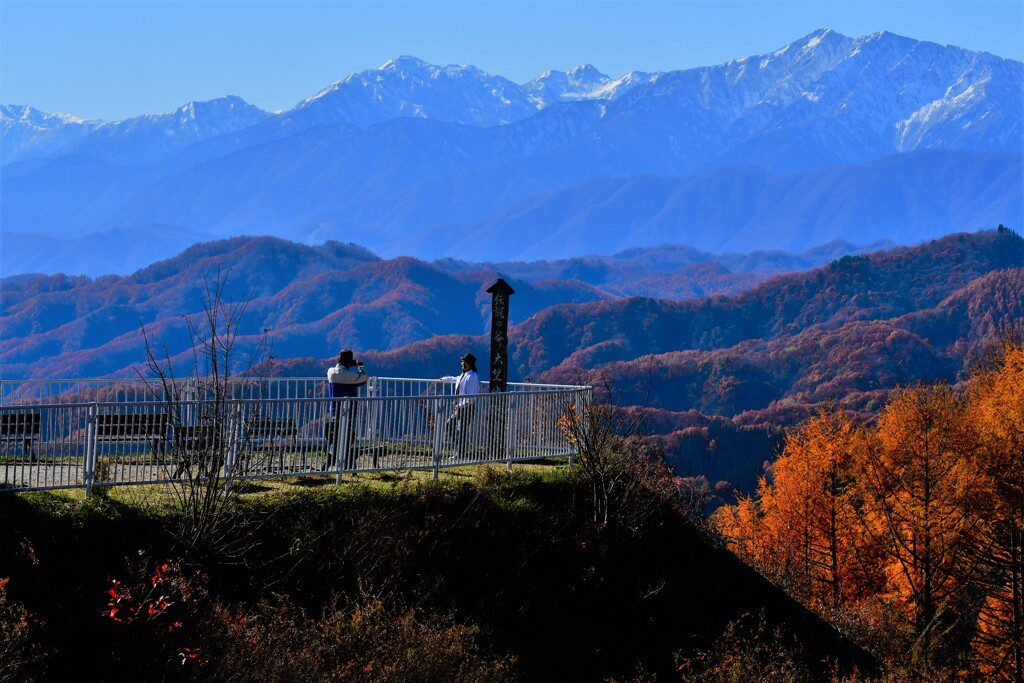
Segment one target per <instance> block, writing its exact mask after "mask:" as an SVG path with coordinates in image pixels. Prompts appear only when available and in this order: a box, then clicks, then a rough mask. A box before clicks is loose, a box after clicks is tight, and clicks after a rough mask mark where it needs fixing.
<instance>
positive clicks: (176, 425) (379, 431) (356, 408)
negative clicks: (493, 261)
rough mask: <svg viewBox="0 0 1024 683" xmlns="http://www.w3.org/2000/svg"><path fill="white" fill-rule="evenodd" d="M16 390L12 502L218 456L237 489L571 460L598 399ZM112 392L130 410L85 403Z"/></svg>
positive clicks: (308, 389)
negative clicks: (240, 484)
mask: <svg viewBox="0 0 1024 683" xmlns="http://www.w3.org/2000/svg"><path fill="white" fill-rule="evenodd" d="M4 384H5V385H8V386H5V387H4V388H3V391H4V396H5V397H12V398H13V397H15V396H18V400H17V402H16V403H14V402H11V401H6V400H5V403H4V404H3V405H0V490H31V489H61V488H85V489H86V491H87V492H89V493H91V492H92V490H93V489H94V488H95V487H98V486H115V485H132V484H158V483H166V482H173V481H175V480H177V479H178V478H179V477H182V476H187V475H186V474H185V473H186V472H187V470H188V466H189V465H190V464H191V462H192V461H191V459H192V458H194V457H195V456H196V455H197V454H198V453H200V452H202V451H203V449H209V448H215V449H219V450H218V454H219V459H218V460H217V462H218V464H219V466H220V467H221V468H222V470H221V475H222V476H225V477H227V478H232V479H233V478H238V479H258V478H265V477H281V476H297V475H312V474H330V475H335V476H336V477H337V479H338V481H339V482H340V480H341V477H342V475H343V474H344V473H346V472H372V471H380V470H407V469H432V470H433V471H434V474H435V476H437V473H438V471H439V470H440V469H442V468H445V467H452V466H460V465H471V464H482V463H495V462H505V463H507V464H508V465H509V466H510V465H511V463H512V462H516V461H525V460H531V459H539V458H550V457H564V456H569V457H571V456H572V455H573V448H572V445H571V444H570V443H569V442H568V441H567V439H566V437H565V434H564V433H563V431H562V430H561V429H560V428H559V419H560V418H561V417H563V416H564V415H565V410H566V408H567V407H568V406H569V405H571V404H574V403H575V404H580V403H582V402H583V401H585V400H588V399H589V396H590V392H591V389H590V388H589V387H572V386H554V385H543V386H538V385H530V384H517V385H514V386H513V387H510V389H512V390H510V391H509V392H505V393H494V394H478V395H472V396H453V395H452V394H451V385H449V384H445V383H442V382H439V381H436V380H417V379H405V378H375V379H374V381H373V384H372V385H371V386H370V387H369V391H368V395H367V396H365V397H360V398H352V399H331V398H327V397H323V396H320V395H314V396H298V395H297V394H301V393H313V394H321V393H322V392H323V386H322V385H323V384H324V380H321V379H316V380H311V379H308V378H300V379H291V380H280V381H275V385H276V386H274V387H273V388H272V389H269V390H267V388H266V387H264V388H263V390H261V391H260V392H257V393H260V394H262V393H267V394H277V395H278V396H277V397H272V398H271V397H262V396H261V397H258V398H231V399H227V400H219V401H211V400H209V399H208V397H205V396H203V395H202V392H196V393H195V394H192V395H189V396H188V397H187V398H186V399H184V400H182V399H180V398H179V399H177V400H174V401H164V400H157V399H158V398H162V397H157V396H156V395H155V394H153V393H152V392H148V391H146V390H145V387H144V386H143V387H142V388H141V390H140V389H139V388H138V387H137V386H132V387H131V388H129V385H128V384H125V383H124V382H120V381H108V383H107V384H102V383H100V382H99V381H96V380H92V381H82V380H78V381H76V382H75V384H74V386H72V385H71V384H67V385H64V386H65V392H66V393H59V392H58V393H51V392H50V389H52V387H53V386H54V384H53V383H34V384H36V385H37V386H36V387H34V388H35V389H38V388H40V387H42V386H44V385H47V384H49V387H47V391H37V392H36V393H35V395H34V396H33V395H32V392H31V391H29V392H26V391H24V390H25V387H26V386H31V385H32V384H33V383H27V382H23V383H20V384H21V386H20V387H14V386H11V385H14V384H18V383H14V382H9V381H8V382H5V383H4ZM130 384H131V385H135V384H136V383H130ZM139 384H141V383H139ZM316 384H319V385H320V386H316ZM196 386H201V383H200V382H197V383H196ZM249 388H250V389H252V387H251V386H250V387H249ZM9 389H10V391H8V390H9ZM111 389H112V390H113V391H115V392H119V394H118V398H119V399H120V400H113V401H110V400H108V401H99V400H93V401H76V400H72V399H73V398H76V397H79V396H81V395H82V393H83V391H84V392H86V393H88V392H94V393H98V394H101V395H102V394H104V392H107V391H110V390H111ZM19 392H21V393H20V394H19ZM282 393H283V394H286V395H288V396H287V397H280V396H279V395H280V394H282ZM214 414H216V417H215V418H212V417H211V416H212V415H214Z"/></svg>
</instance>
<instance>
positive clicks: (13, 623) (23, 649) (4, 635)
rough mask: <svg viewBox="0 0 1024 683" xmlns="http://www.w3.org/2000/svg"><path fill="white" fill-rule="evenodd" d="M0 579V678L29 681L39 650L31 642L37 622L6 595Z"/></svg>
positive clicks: (39, 660)
mask: <svg viewBox="0 0 1024 683" xmlns="http://www.w3.org/2000/svg"><path fill="white" fill-rule="evenodd" d="M9 580H10V579H6V578H4V579H0V682H3V683H6V682H7V681H12V682H13V681H30V680H34V675H35V674H37V673H39V667H40V665H41V664H42V661H43V653H42V650H41V649H40V648H39V646H38V645H36V644H34V643H33V642H32V631H33V630H34V629H35V628H36V627H37V626H38V625H39V622H38V620H37V619H35V618H34V617H33V616H32V615H31V614H30V613H29V611H28V610H27V609H25V606H24V605H22V604H21V603H20V602H16V601H13V600H10V599H8V597H7V583H8V581H9Z"/></svg>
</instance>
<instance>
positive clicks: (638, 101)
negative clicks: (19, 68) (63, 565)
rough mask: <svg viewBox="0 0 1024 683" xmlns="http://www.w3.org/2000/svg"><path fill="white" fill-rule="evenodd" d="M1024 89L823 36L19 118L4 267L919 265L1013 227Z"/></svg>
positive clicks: (993, 72)
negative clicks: (721, 260) (666, 260)
mask: <svg viewBox="0 0 1024 683" xmlns="http://www.w3.org/2000/svg"><path fill="white" fill-rule="evenodd" d="M1022 89H1024V79H1022V65H1021V63H1020V62H1016V61H1013V60H1008V59H1002V58H999V57H996V56H994V55H991V54H987V53H980V52H971V51H967V50H963V49H960V48H956V47H951V46H940V45H936V44H934V43H928V42H921V41H915V40H912V39H910V38H905V37H901V36H897V35H894V34H891V33H877V34H873V35H871V36H866V37H861V38H849V37H846V36H842V35H840V34H838V33H836V32H834V31H831V30H828V29H822V30H819V31H816V32H814V33H812V34H810V35H807V36H804V37H803V38H801V39H799V40H797V41H795V42H793V43H791V44H789V45H786V46H784V47H782V48H781V49H779V50H777V51H775V52H772V53H769V54H764V55H757V56H750V57H742V58H739V59H735V60H732V61H730V62H727V63H725V64H722V65H717V66H709V67H701V68H695V69H687V70H682V71H670V72H664V73H654V74H648V73H640V72H634V73H630V74H627V75H625V76H623V77H621V78H617V79H613V78H611V77H608V76H606V75H604V74H602V73H600V72H599V71H597V70H596V69H595V68H593V67H591V66H584V67H580V68H577V69H573V70H572V71H570V72H568V73H562V72H549V73H546V74H543V75H541V76H539V77H537V78H535V79H533V80H532V81H530V82H528V83H526V84H522V85H519V84H515V83H512V82H511V81H509V80H507V79H505V78H502V77H501V76H497V75H494V74H488V73H486V72H483V71H481V70H480V69H477V68H475V67H472V66H454V65H448V66H435V65H430V64H426V63H424V62H422V61H420V60H418V59H415V58H412V57H401V58H398V59H395V60H392V61H390V62H388V63H387V64H385V65H384V66H382V67H380V68H379V69H374V70H368V71H364V72H361V73H358V74H352V75H350V76H348V77H346V78H344V79H342V80H340V81H338V82H336V83H334V84H332V85H330V86H328V87H326V88H324V89H323V90H322V91H321V92H319V93H316V94H314V95H312V96H311V97H309V98H307V99H306V100H304V101H302V102H300V103H298V104H297V105H296V106H295V107H293V108H292V109H290V110H288V111H285V112H280V113H273V114H272V113H269V112H264V111H261V110H259V109H258V108H256V107H253V106H251V105H249V104H247V103H245V102H244V101H242V100H241V99H239V98H237V97H225V98H222V99H219V100H214V101H210V102H201V103H190V104H188V105H186V106H184V107H182V108H180V109H178V110H176V111H175V112H171V113H169V114H162V115H153V116H144V117H139V118H136V119H130V120H128V121H121V122H112V123H110V122H99V121H84V120H81V119H78V118H75V117H73V116H68V115H56V114H44V113H41V112H38V111H35V110H33V109H32V108H31V107H27V106H13V105H7V106H4V107H0V125H2V134H3V145H2V153H3V161H4V163H3V166H2V169H0V173H2V181H3V184H2V197H0V201H2V205H0V220H2V225H0V230H2V232H3V252H2V254H0V266H2V269H3V273H4V275H12V274H17V273H24V272H32V271H43V272H49V273H54V272H65V273H72V274H89V275H93V276H98V275H102V274H109V273H114V274H127V273H130V272H133V271H134V270H137V269H139V268H143V267H145V266H147V265H149V263H152V262H154V261H156V260H158V259H160V258H169V257H171V256H173V255H175V254H177V253H179V252H180V251H181V250H182V249H183V248H185V247H187V246H189V245H190V244H192V243H194V242H200V241H209V240H211V239H217V238H224V237H228V236H234V235H240V234H248V235H273V236H278V237H282V238H285V239H288V240H290V241H294V242H299V243H303V244H309V245H315V244H323V243H325V242H327V241H329V240H335V241H340V242H354V243H357V244H359V245H361V246H363V247H366V248H368V249H370V250H371V251H373V252H375V253H377V254H380V255H381V256H384V257H396V256H400V255H409V256H413V257H416V258H419V259H434V258H454V259H460V260H468V261H514V260H524V261H537V260H543V259H565V258H572V257H577V256H581V255H584V254H595V253H596V254H613V253H616V252H619V251H622V250H626V249H631V248H638V247H652V246H656V245H659V244H663V243H671V244H680V243H681V244H687V245H689V246H692V247H694V248H696V249H700V250H705V251H712V252H749V251H752V250H755V249H764V250H767V249H783V250H786V251H790V252H796V253H799V252H803V251H806V250H808V249H810V248H812V247H815V246H817V245H821V244H826V243H829V242H832V241H834V240H846V241H849V242H853V243H857V244H862V243H865V242H870V241H873V240H876V239H889V240H892V241H894V242H898V243H903V244H912V243H916V242H919V241H921V240H924V239H932V238H935V237H939V236H941V235H943V234H946V233H949V232H952V231H955V230H964V229H966V230H977V229H982V228H990V227H993V226H995V225H997V224H1007V225H1011V226H1014V225H1019V224H1020V222H1021V219H1022V218H1024V209H1022V206H1024V195H1022V191H1021V187H1022V176H1021V156H1022V155H1021V149H1022V121H1024V103H1022V98H1021V96H1020V93H1021V92H1022ZM510 238H512V239H510ZM40 246H43V247H44V248H43V249H40ZM41 253H42V254H44V255H45V256H41V255H40V254H41Z"/></svg>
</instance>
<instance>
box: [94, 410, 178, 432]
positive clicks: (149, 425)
mask: <svg viewBox="0 0 1024 683" xmlns="http://www.w3.org/2000/svg"><path fill="white" fill-rule="evenodd" d="M167 424H168V420H167V414H166V413H129V414H127V415H121V414H115V415H97V416H96V435H97V436H99V437H166V436H167Z"/></svg>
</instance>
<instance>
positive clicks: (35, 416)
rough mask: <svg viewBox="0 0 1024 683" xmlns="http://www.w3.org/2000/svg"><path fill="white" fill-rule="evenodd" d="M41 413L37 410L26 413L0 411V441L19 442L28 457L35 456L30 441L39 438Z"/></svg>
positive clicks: (41, 422)
mask: <svg viewBox="0 0 1024 683" xmlns="http://www.w3.org/2000/svg"><path fill="white" fill-rule="evenodd" d="M42 424H43V414H42V412H40V411H38V410H34V411H32V412H28V413H24V412H23V413H0V441H3V442H7V441H15V442H19V441H20V442H21V448H22V450H23V451H24V453H25V454H26V455H28V456H29V457H35V452H34V451H33V449H32V443H33V442H34V441H38V440H39V433H40V429H41V427H42Z"/></svg>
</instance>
